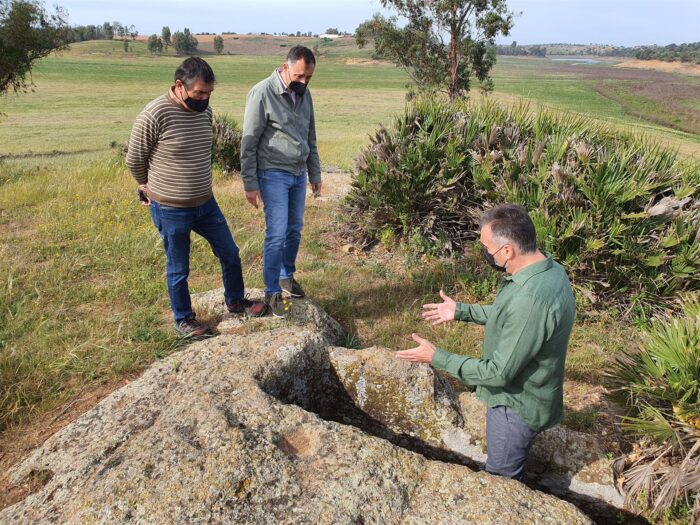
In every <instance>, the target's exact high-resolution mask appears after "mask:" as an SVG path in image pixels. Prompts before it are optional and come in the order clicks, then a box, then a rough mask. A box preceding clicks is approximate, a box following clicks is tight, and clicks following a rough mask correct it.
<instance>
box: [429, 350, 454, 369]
mask: <svg viewBox="0 0 700 525" xmlns="http://www.w3.org/2000/svg"><path fill="white" fill-rule="evenodd" d="M449 357H450V353H449V352H448V351H446V350H443V349H442V348H440V347H437V348H436V349H435V353H434V354H433V360H432V361H430V366H432V367H433V368H439V369H440V370H445V366H447V359H448V358H449Z"/></svg>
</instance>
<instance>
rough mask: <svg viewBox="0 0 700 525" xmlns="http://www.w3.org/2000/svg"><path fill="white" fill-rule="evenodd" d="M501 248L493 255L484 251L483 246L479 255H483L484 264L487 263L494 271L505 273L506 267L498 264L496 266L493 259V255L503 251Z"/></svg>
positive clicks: (484, 247)
mask: <svg viewBox="0 0 700 525" xmlns="http://www.w3.org/2000/svg"><path fill="white" fill-rule="evenodd" d="M503 246H505V244H504V245H503ZM503 246H501V247H500V248H499V249H498V250H496V252H495V253H493V254H490V253H489V252H488V250H487V249H486V246H484V245H482V246H481V255H483V257H484V259H485V260H486V262H487V263H489V266H490V267H491V268H493V269H494V270H496V271H497V272H505V271H506V267H505V266H501V265H500V264H496V259H494V255H496V254H497V253H498V252H500V251H501V250H502V249H503Z"/></svg>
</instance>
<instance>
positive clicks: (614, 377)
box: [608, 296, 700, 517]
mask: <svg viewBox="0 0 700 525" xmlns="http://www.w3.org/2000/svg"><path fill="white" fill-rule="evenodd" d="M683 306H684V308H683V310H684V312H685V313H684V315H683V316H682V317H678V318H674V317H670V316H667V317H665V318H664V319H662V320H657V321H656V322H654V324H652V325H651V326H650V328H649V329H647V330H646V332H645V337H644V347H643V349H642V351H641V352H637V353H634V352H623V354H622V356H621V357H619V358H617V359H616V360H615V362H614V363H613V364H612V365H611V367H610V369H609V371H608V378H609V381H610V385H611V386H612V388H613V392H614V393H615V394H617V395H618V396H619V397H621V398H622V399H623V400H624V401H625V403H626V405H627V407H628V408H629V412H630V413H629V415H628V416H626V417H625V418H624V422H623V425H624V428H625V429H626V430H627V431H628V432H630V433H631V434H632V435H634V436H635V437H640V438H641V442H640V444H638V445H637V446H636V447H635V449H634V451H633V453H631V454H629V455H627V456H625V457H623V458H620V459H619V460H618V461H617V462H616V463H615V468H614V470H615V472H616V477H617V480H618V484H619V485H621V486H622V487H623V488H624V489H625V493H626V494H625V495H626V503H627V504H628V505H629V506H631V507H633V508H636V509H638V510H647V511H648V512H649V514H651V515H652V516H657V515H659V514H660V513H661V512H662V511H663V510H664V509H669V508H672V507H673V506H674V505H677V504H678V503H679V502H680V503H681V504H684V505H686V506H687V507H692V506H693V501H692V499H691V498H692V495H693V494H696V500H695V506H696V509H697V511H698V513H700V504H699V501H700V500H697V494H699V493H700V297H699V296H695V298H694V299H692V300H689V301H687V302H685V303H684V305H683ZM699 517H700V516H699Z"/></svg>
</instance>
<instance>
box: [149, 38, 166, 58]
mask: <svg viewBox="0 0 700 525" xmlns="http://www.w3.org/2000/svg"><path fill="white" fill-rule="evenodd" d="M147 46H148V51H149V52H150V53H152V54H154V55H155V54H156V53H162V52H163V41H162V40H161V39H160V38H159V37H158V35H156V34H153V35H151V36H149V37H148V44H147Z"/></svg>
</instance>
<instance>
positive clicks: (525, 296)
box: [431, 256, 576, 431]
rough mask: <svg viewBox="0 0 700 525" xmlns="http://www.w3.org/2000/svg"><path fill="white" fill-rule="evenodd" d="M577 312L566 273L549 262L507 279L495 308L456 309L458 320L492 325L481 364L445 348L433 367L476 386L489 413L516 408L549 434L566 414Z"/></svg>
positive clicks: (466, 306) (439, 351) (437, 354)
mask: <svg viewBox="0 0 700 525" xmlns="http://www.w3.org/2000/svg"><path fill="white" fill-rule="evenodd" d="M575 310H576V304H575V301H574V295H573V292H572V290H571V284H570V283H569V279H568V278H567V276H566V272H565V271H564V269H563V268H562V267H561V266H560V265H559V264H557V263H555V262H553V261H552V258H551V257H549V256H548V257H547V259H546V260H545V261H541V262H537V263H534V264H531V265H529V266H526V267H525V268H523V269H522V270H520V271H519V272H517V273H516V274H515V275H512V276H507V277H505V279H504V280H503V282H502V283H501V285H500V287H499V290H498V294H497V295H496V300H495V301H494V303H493V304H492V305H488V306H482V305H478V304H461V303H460V304H458V305H457V311H456V312H455V319H458V320H460V321H471V322H473V323H477V324H483V325H486V327H485V333H484V349H483V354H482V357H481V359H475V358H473V357H465V356H461V355H456V354H451V353H449V352H446V351H445V350H443V349H441V348H438V349H437V350H436V352H435V355H434V356H433V361H432V363H431V364H432V366H433V367H435V368H439V369H442V370H445V371H446V372H448V373H449V374H451V375H453V376H454V377H456V378H457V379H459V380H460V381H462V382H464V383H467V384H470V385H476V386H477V388H476V394H477V397H478V398H479V399H481V400H482V401H483V402H484V403H485V404H486V406H488V407H495V406H498V405H505V406H509V407H511V408H513V409H514V410H516V411H517V412H518V414H519V415H520V417H522V418H523V420H524V421H525V422H526V423H527V424H528V426H529V427H530V428H532V429H533V430H535V431H540V430H544V429H546V428H549V427H551V426H554V425H556V424H557V423H558V422H559V421H561V419H562V417H563V414H564V361H565V359H566V347H567V345H568V343H569V335H570V334H571V328H572V326H573V324H574V315H575Z"/></svg>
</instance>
